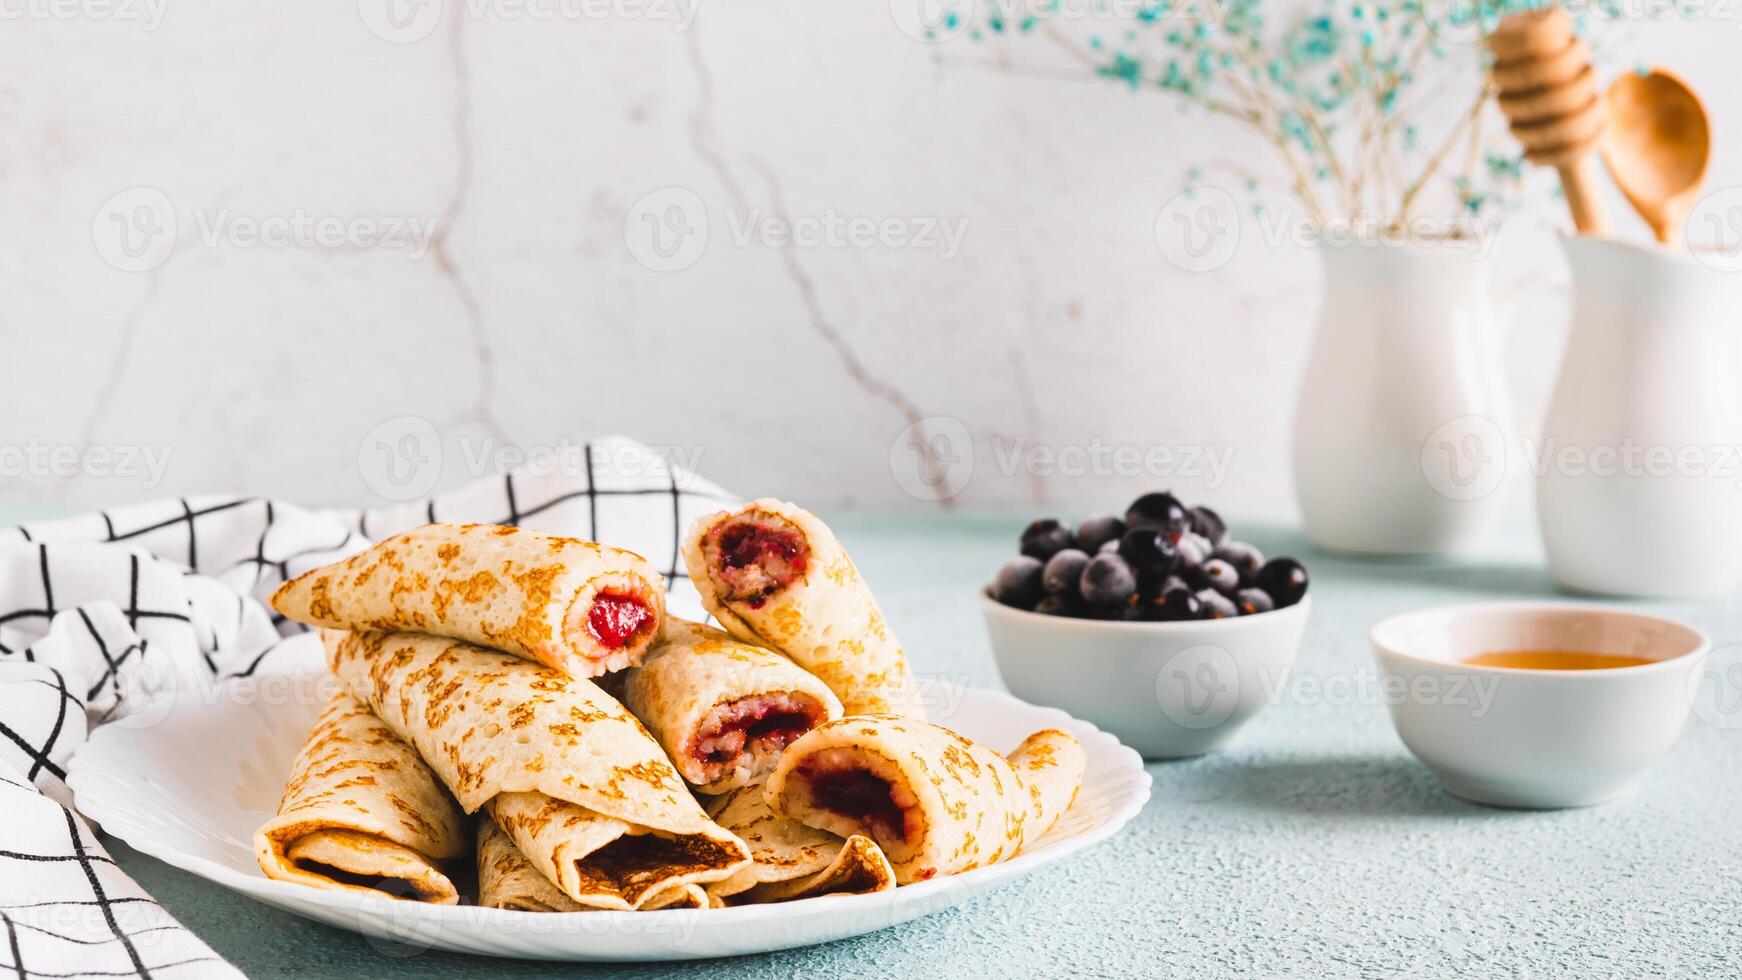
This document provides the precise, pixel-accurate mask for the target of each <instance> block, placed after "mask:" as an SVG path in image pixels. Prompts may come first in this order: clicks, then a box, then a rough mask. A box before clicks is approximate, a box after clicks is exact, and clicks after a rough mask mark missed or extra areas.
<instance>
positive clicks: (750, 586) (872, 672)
mask: <svg viewBox="0 0 1742 980" xmlns="http://www.w3.org/2000/svg"><path fill="white" fill-rule="evenodd" d="M683 556H684V564H685V566H686V567H688V569H689V574H690V579H691V580H692V581H694V582H695V586H696V589H697V591H699V592H700V593H701V596H702V604H703V605H705V606H706V607H707V609H708V611H709V612H711V613H713V614H714V616H715V617H716V618H718V619H719V620H720V623H721V625H723V626H725V627H726V629H727V630H729V631H731V633H732V635H733V636H736V637H738V638H739V639H741V640H745V641H747V642H750V643H756V644H760V645H762V646H765V647H768V648H769V649H770V650H774V651H776V652H779V653H783V654H785V655H787V656H788V657H790V658H792V660H793V662H794V663H797V664H798V665H799V666H800V667H803V668H804V669H805V670H808V671H810V672H811V673H813V674H815V675H816V676H817V677H819V678H821V679H822V681H823V683H825V684H827V685H828V686H829V689H830V690H832V691H834V692H835V694H836V696H838V697H839V698H840V699H841V704H842V705H843V707H844V708H845V710H846V713H847V714H849V715H859V714H903V715H908V716H910V717H913V718H923V717H924V716H925V710H924V708H923V707H921V705H920V700H919V692H918V690H917V687H916V685H915V684H914V680H913V675H912V674H911V673H910V672H909V671H908V669H907V657H906V655H904V654H903V653H902V650H901V644H900V643H899V642H898V641H897V640H896V639H895V634H894V633H892V632H890V630H889V625H888V624H887V623H885V622H884V621H883V613H882V612H881V611H879V610H878V608H877V600H876V599H874V598H872V596H871V589H870V588H869V587H867V586H866V585H865V580H864V579H862V578H860V577H859V570H858V569H857V568H855V567H854V566H853V560H852V559H851V558H849V557H847V552H846V550H845V549H843V548H842V547H841V543H840V542H839V541H837V540H836V539H835V535H834V532H832V531H830V530H829V529H828V526H827V525H825V524H824V523H823V522H822V521H820V520H818V519H817V517H816V515H814V514H811V513H810V512H808V511H805V510H803V509H801V508H799V507H797V506H795V505H793V504H789V503H785V502H783V501H779V500H757V501H753V502H752V503H748V504H745V505H744V506H743V507H740V508H739V509H738V510H736V511H730V512H728V511H720V512H718V513H716V514H713V515H710V516H708V517H704V518H702V519H700V520H698V521H697V522H696V524H695V526H694V527H693V528H691V529H690V534H689V537H688V538H687V539H686V540H685V541H684V547H683Z"/></svg>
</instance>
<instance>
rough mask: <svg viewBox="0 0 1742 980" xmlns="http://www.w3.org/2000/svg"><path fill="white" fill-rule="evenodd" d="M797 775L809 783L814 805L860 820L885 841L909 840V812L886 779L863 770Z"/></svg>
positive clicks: (805, 771) (802, 770)
mask: <svg viewBox="0 0 1742 980" xmlns="http://www.w3.org/2000/svg"><path fill="white" fill-rule="evenodd" d="M798 774H799V775H800V776H802V777H804V778H805V779H806V780H808V781H809V782H810V787H811V799H812V800H813V801H814V803H815V805H817V806H819V807H822V808H823V809H825V810H831V811H833V812H835V813H838V814H840V815H841V816H843V817H847V818H849V819H852V820H857V821H859V822H860V823H861V824H863V825H864V827H865V829H867V830H869V831H870V832H871V836H872V837H874V838H875V839H877V840H878V841H879V842H882V841H895V840H900V841H905V840H906V839H907V811H906V810H903V809H902V808H901V805H900V804H898V803H896V802H895V791H894V789H893V788H892V787H891V786H890V785H889V783H888V782H886V781H885V780H883V779H880V778H878V777H877V776H875V775H873V774H871V773H869V772H866V771H865V770H863V769H827V770H822V771H810V770H807V769H806V767H804V766H800V767H799V769H798Z"/></svg>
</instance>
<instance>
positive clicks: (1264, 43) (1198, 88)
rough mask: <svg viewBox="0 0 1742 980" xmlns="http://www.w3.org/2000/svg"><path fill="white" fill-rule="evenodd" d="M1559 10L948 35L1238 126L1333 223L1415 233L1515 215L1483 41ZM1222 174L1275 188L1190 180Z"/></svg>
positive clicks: (1231, 13)
mask: <svg viewBox="0 0 1742 980" xmlns="http://www.w3.org/2000/svg"><path fill="white" fill-rule="evenodd" d="M1545 2H1552V0H1319V6H1318V9H1316V10H1304V11H1303V10H1300V9H1299V8H1296V9H1295V10H1294V12H1293V13H1291V14H1290V15H1288V16H1287V17H1286V18H1285V19H1283V21H1282V22H1281V23H1280V25H1279V26H1276V27H1272V26H1271V25H1270V24H1268V23H1267V19H1266V17H1265V14H1264V6H1265V5H1264V4H1263V3H1262V2H1261V0H980V2H978V3H976V4H975V5H974V9H973V14H972V15H971V19H970V20H969V21H967V22H965V23H963V22H947V23H946V25H945V26H946V27H948V28H950V29H952V30H963V31H965V33H966V34H967V36H969V37H970V38H973V39H974V40H977V41H979V42H982V43H986V44H998V43H1001V42H1004V43H1008V42H1011V41H1015V40H1017V39H1024V40H1028V39H1034V40H1038V41H1040V42H1044V43H1046V44H1049V45H1051V46H1053V47H1055V48H1056V49H1058V50H1060V51H1062V52H1064V53H1065V54H1066V55H1067V56H1068V57H1069V58H1070V59H1072V60H1073V61H1074V62H1075V63H1076V64H1077V65H1079V66H1080V67H1081V68H1085V69H1087V70H1089V71H1091V72H1093V73H1094V74H1096V75H1099V76H1101V77H1104V78H1108V79H1111V80H1114V81H1116V82H1118V83H1120V84H1123V85H1126V86H1129V87H1130V88H1132V89H1134V90H1145V89H1148V90H1161V91H1165V92H1168V93H1170V94H1172V95H1175V96H1177V97H1179V98H1181V99H1184V100H1185V101H1186V102H1187V103H1188V104H1189V105H1193V106H1197V107H1199V108H1201V109H1203V110H1205V111H1208V112H1210V113H1212V114H1214V115H1217V116H1221V117H1224V118H1227V119H1231V120H1234V121H1235V122H1237V123H1239V124H1241V125H1242V126H1245V127H1247V128H1248V129H1250V130H1252V131H1254V132H1256V133H1257V134H1258V135H1260V136H1261V137H1263V138H1264V139H1265V140H1266V141H1267V142H1268V143H1269V144H1270V145H1271V146H1272V147H1273V148H1274V149H1275V150H1276V153H1277V156H1278V158H1279V160H1280V162H1281V164H1282V166H1283V169H1284V173H1285V174H1286V177H1285V179H1284V180H1283V184H1284V186H1285V187H1286V188H1287V190H1288V192H1289V193H1290V195H1291V196H1293V197H1294V198H1295V199H1296V200H1298V201H1299V202H1300V204H1301V206H1302V208H1303V209H1304V210H1305V212H1306V215H1307V217H1308V218H1309V219H1310V220H1311V221H1313V222H1314V223H1316V224H1318V225H1320V226H1322V225H1323V224H1324V223H1325V222H1327V221H1329V220H1332V219H1336V218H1342V219H1346V220H1358V219H1375V218H1376V219H1378V220H1379V221H1380V222H1381V223H1393V222H1395V223H1399V224H1407V223H1409V222H1410V221H1411V220H1412V219H1414V218H1415V217H1416V216H1417V215H1418V214H1420V213H1421V212H1422V211H1423V210H1424V209H1425V208H1438V209H1440V215H1441V217H1444V218H1448V219H1450V221H1448V222H1447V223H1446V226H1447V228H1448V233H1449V234H1452V235H1456V234H1459V233H1460V230H1463V229H1467V228H1468V226H1469V225H1470V224H1471V223H1473V222H1475V221H1477V220H1480V219H1483V218H1486V217H1488V216H1490V215H1492V214H1494V213H1496V212H1498V211H1501V210H1504V209H1505V208H1507V207H1508V206H1510V204H1511V203H1512V201H1514V200H1515V199H1516V196H1517V191H1518V189H1519V187H1520V185H1521V182H1522V176H1523V171H1522V167H1521V157H1520V154H1519V152H1518V149H1517V147H1516V146H1515V145H1513V144H1512V143H1511V141H1510V140H1509V139H1506V138H1505V137H1504V127H1503V126H1502V125H1499V124H1498V120H1497V119H1490V118H1488V117H1489V116H1490V115H1492V114H1493V113H1494V110H1493V109H1492V103H1493V100H1492V92H1491V91H1490V88H1489V84H1488V80H1487V72H1486V68H1487V55H1486V53H1485V51H1484V49H1483V47H1482V45H1481V43H1480V40H1481V37H1482V36H1483V35H1484V34H1486V33H1487V32H1488V31H1491V30H1492V29H1493V26H1494V25H1495V24H1496V23H1498V21H1499V20H1500V19H1501V18H1502V17H1504V16H1505V15H1507V14H1509V13H1513V12H1517V11H1521V10H1526V9H1532V8H1534V7H1538V6H1542V5H1543V4H1544V3H1545ZM1598 2H1599V3H1604V4H1609V3H1614V2H1616V0H1598ZM1073 3H1077V4H1089V5H1091V7H1092V9H1090V8H1070V7H1067V5H1068V4H1073ZM1448 109H1451V110H1453V111H1452V112H1451V113H1450V116H1449V119H1448V118H1447V115H1448ZM1436 126H1437V132H1435V134H1434V138H1431V139H1424V138H1423V137H1424V135H1425V134H1426V133H1428V132H1429V131H1430V130H1433V129H1435V127H1436ZM1207 169H1215V170H1222V171H1225V172H1227V173H1229V174H1230V175H1231V176H1234V177H1236V178H1237V179H1238V180H1240V181H1241V182H1243V183H1244V185H1245V186H1246V187H1247V188H1248V189H1249V190H1250V189H1257V188H1261V187H1262V186H1263V185H1264V184H1265V183H1267V181H1266V180H1265V178H1264V177H1263V176H1262V175H1260V174H1258V173H1257V172H1256V171H1255V170H1254V169H1253V168H1251V167H1249V166H1247V165H1243V164H1234V163H1230V162H1226V161H1211V162H1209V163H1206V164H1205V165H1204V166H1203V167H1201V168H1194V169H1193V171H1192V172H1191V173H1190V174H1188V182H1195V181H1197V180H1199V179H1201V178H1202V175H1203V174H1204V172H1205V170H1207ZM1434 191H1438V193H1430V192H1434ZM1430 198H1431V200H1432V203H1430ZM1448 212H1449V213H1448Z"/></svg>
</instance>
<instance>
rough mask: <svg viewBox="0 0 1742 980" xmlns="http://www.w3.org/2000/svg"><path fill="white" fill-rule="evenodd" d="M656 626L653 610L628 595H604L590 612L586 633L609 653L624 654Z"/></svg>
mask: <svg viewBox="0 0 1742 980" xmlns="http://www.w3.org/2000/svg"><path fill="white" fill-rule="evenodd" d="M652 626H653V610H652V609H649V608H648V606H647V603H645V602H642V601H641V599H640V597H638V596H633V595H630V594H629V593H627V592H601V593H599V594H598V595H596V596H594V597H593V606H592V608H591V609H589V610H587V632H588V633H591V634H592V635H593V639H595V640H597V641H599V645H600V646H602V647H604V648H606V649H607V650H621V649H623V648H624V647H626V646H628V645H629V643H630V641H631V640H634V639H635V638H636V637H637V636H639V635H640V634H642V633H644V632H646V631H648V630H650V629H651V628H652Z"/></svg>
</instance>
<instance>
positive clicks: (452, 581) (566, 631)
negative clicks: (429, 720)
mask: <svg viewBox="0 0 1742 980" xmlns="http://www.w3.org/2000/svg"><path fill="white" fill-rule="evenodd" d="M272 607H273V608H274V609H276V610H278V611H279V612H281V613H283V614H284V615H286V616H288V617H290V618H291V619H294V620H296V621H297V622H299V623H308V624H310V625H312V626H326V627H331V628H333V629H345V630H378V631H384V632H415V633H430V634H433V635H436V636H449V637H453V638H454V639H457V640H467V641H470V642H472V643H477V644H480V645H482V646H487V647H492V648H494V649H497V650H503V651H506V652H508V653H514V654H518V655H520V656H522V657H525V658H526V659H528V660H531V661H534V662H535V663H541V664H544V665H545V666H547V667H553V668H555V669H557V670H560V671H562V672H563V673H565V674H568V675H569V676H571V677H597V676H599V675H601V674H605V673H608V672H610V671H614V670H622V669H623V668H625V667H628V666H631V665H633V664H635V663H638V662H640V660H641V657H642V655H643V654H644V653H646V652H647V648H648V647H649V646H650V645H651V644H652V643H653V638H654V637H655V636H656V635H657V634H658V631H659V622H660V620H661V618H662V617H663V616H664V615H665V591H664V579H662V578H661V577H660V574H659V573H658V572H657V571H655V570H654V568H653V566H652V565H649V564H648V563H647V560H646V559H644V558H642V557H641V556H640V555H637V554H635V553H633V552H629V551H623V550H621V549H618V548H611V547H607V546H605V545H602V544H597V543H595V542H592V541H582V540H580V539H578V538H565V537H560V536H558V535H554V534H545V533H543V532H541V531H530V530H527V529H525V528H518V527H508V526H505V525H496V524H427V525H425V526H423V527H420V528H416V529H413V530H410V531H407V532H405V533H404V534H396V535H394V536H393V537H390V538H386V539H384V540H382V541H380V542H379V543H377V544H375V545H374V546H372V547H370V548H368V549H367V550H364V551H361V552H358V553H357V554H355V555H352V556H351V557H349V558H347V559H345V560H344V561H341V562H336V563H334V564H332V565H327V566H325V567H323V568H317V569H314V570H313V571H311V572H308V573H307V574H305V575H302V576H300V577H298V578H295V579H292V580H291V581H289V582H286V583H284V584H283V585H282V586H280V587H279V589H278V591H277V592H275V593H273V596H272Z"/></svg>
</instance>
